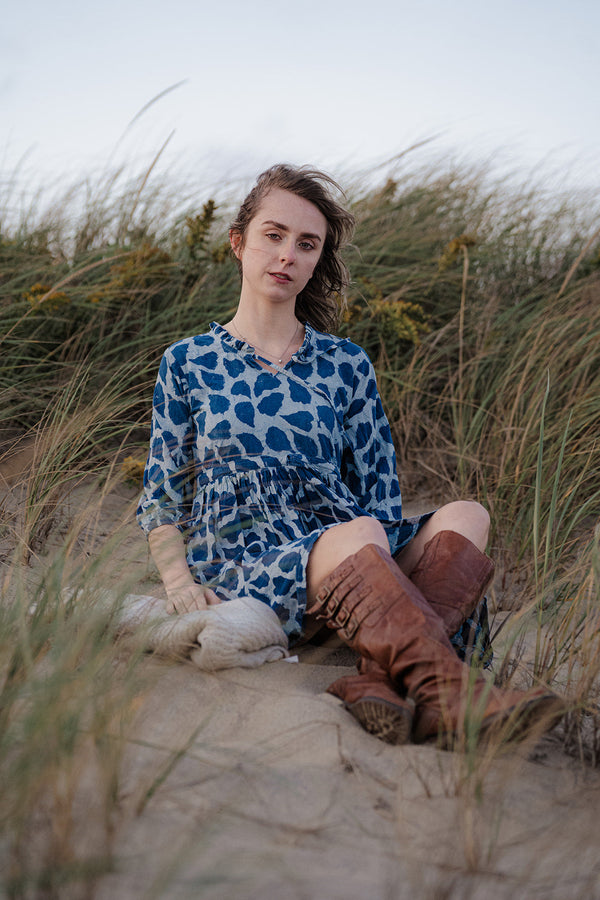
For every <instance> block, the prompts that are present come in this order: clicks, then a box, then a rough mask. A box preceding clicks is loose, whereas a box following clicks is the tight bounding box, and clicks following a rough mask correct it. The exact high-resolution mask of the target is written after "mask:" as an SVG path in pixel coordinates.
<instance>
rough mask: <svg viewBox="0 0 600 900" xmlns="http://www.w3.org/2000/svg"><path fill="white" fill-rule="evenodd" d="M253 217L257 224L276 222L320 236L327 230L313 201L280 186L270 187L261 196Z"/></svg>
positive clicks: (323, 218) (323, 219)
mask: <svg viewBox="0 0 600 900" xmlns="http://www.w3.org/2000/svg"><path fill="white" fill-rule="evenodd" d="M254 219H255V221H257V222H258V224H259V225H260V224H262V223H263V222H271V223H273V222H276V223H280V224H281V225H285V226H286V227H287V228H289V229H293V230H294V231H302V232H311V233H314V234H318V235H320V236H321V237H322V238H324V237H325V234H326V232H327V219H326V218H325V216H324V215H323V213H322V212H321V210H320V209H319V208H318V207H317V206H315V204H314V203H311V201H310V200H305V199H304V197H298V195H297V194H293V193H292V192H291V191H285V190H283V189H282V188H271V190H270V191H269V192H268V193H267V194H266V195H265V196H264V197H263V199H262V201H261V204H260V206H259V208H258V210H257V212H256V215H255V216H254Z"/></svg>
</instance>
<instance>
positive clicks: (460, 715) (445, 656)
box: [308, 544, 565, 746]
mask: <svg viewBox="0 0 600 900" xmlns="http://www.w3.org/2000/svg"><path fill="white" fill-rule="evenodd" d="M308 612H309V613H310V614H313V615H315V614H316V615H317V616H318V617H321V618H323V619H324V620H325V621H326V622H327V624H328V625H329V626H330V627H332V628H335V629H336V630H337V632H338V634H339V636H340V637H341V638H342V640H344V641H345V642H346V643H347V644H349V646H351V647H352V648H353V649H354V650H356V651H358V652H359V653H360V654H361V656H364V657H366V658H367V659H371V660H373V661H374V662H375V663H377V665H378V666H379V667H380V668H381V669H383V670H384V671H385V672H387V674H388V675H389V677H390V678H391V679H392V681H393V683H394V684H398V685H400V684H404V686H405V688H406V691H407V695H408V697H409V699H411V700H413V701H414V703H415V705H416V709H417V717H416V721H415V729H414V734H413V736H414V739H415V740H417V741H423V740H427V739H429V738H435V737H439V738H441V741H442V743H443V744H444V745H445V746H452V745H453V744H454V742H455V740H456V738H457V736H458V735H459V734H460V733H461V731H462V730H463V729H464V728H465V727H466V726H467V725H470V726H472V727H473V729H474V731H476V732H477V733H478V735H479V737H481V736H483V735H485V734H488V733H489V732H490V731H491V730H492V729H493V728H496V727H500V726H502V727H503V732H504V733H505V736H508V737H514V736H517V735H520V734H522V733H523V732H524V731H525V730H528V728H529V727H530V726H531V725H532V724H533V723H534V722H535V723H537V722H538V721H540V722H541V721H542V720H544V724H548V725H551V724H554V723H555V722H556V721H557V719H558V718H559V717H560V716H561V715H562V714H563V712H564V708H565V707H564V703H563V702H562V701H561V700H560V699H559V698H558V697H557V696H556V695H555V694H554V693H552V692H551V691H548V690H545V689H542V688H540V689H537V690H532V691H528V692H522V691H504V690H499V689H498V688H495V687H493V686H491V685H490V684H488V682H486V681H485V679H484V678H483V677H482V676H481V675H480V674H478V673H476V672H474V671H472V670H470V669H469V667H468V666H466V665H464V664H463V663H461V662H460V660H459V659H458V658H457V656H456V654H455V653H454V650H453V648H452V645H451V644H450V641H449V640H448V638H447V636H446V631H445V626H444V623H443V622H442V620H441V619H440V617H439V616H438V615H437V614H436V613H435V612H434V611H433V610H432V608H431V606H430V605H429V604H428V603H427V601H426V600H425V598H424V597H423V595H422V594H421V592H420V591H419V590H418V588H417V587H416V586H415V585H414V584H413V583H412V582H411V581H410V580H409V579H408V578H407V577H406V576H405V575H404V574H403V573H402V571H401V570H400V568H399V567H398V566H397V564H396V563H395V562H394V560H393V559H392V557H391V556H390V555H389V553H387V552H386V551H385V550H383V549H382V548H381V547H378V546H376V545H374V544H369V545H368V546H366V547H363V548H362V549H361V550H360V551H359V552H358V553H356V554H354V555H353V556H350V557H348V559H346V560H344V562H343V563H342V564H341V565H340V566H338V567H337V568H336V569H335V570H334V572H332V573H331V575H329V577H328V578H326V579H325V581H324V582H323V583H322V584H321V586H320V588H319V590H318V592H317V597H316V600H315V603H314V604H313V606H312V607H311V608H310V609H309V610H308ZM467 686H468V688H469V696H468V702H466V700H465V688H466V687H467Z"/></svg>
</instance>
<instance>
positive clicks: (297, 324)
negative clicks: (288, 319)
mask: <svg viewBox="0 0 600 900" xmlns="http://www.w3.org/2000/svg"><path fill="white" fill-rule="evenodd" d="M231 324H232V325H233V327H234V328H235V330H236V331H237V333H238V335H239V336H240V337H241V339H242V340H243V341H244V343H245V344H249V345H250V346H251V347H253V348H254V349H255V350H260V352H261V353H266V350H264V349H263V348H262V347H259V346H257V344H250V341H248V340H246V338H245V337H244V335H243V334H242V332H241V331H240V329H239V328H238V327H237V325H236V323H235V316H234V317H233V319H232V320H231ZM299 325H300V322H298V321H297V320H296V327H295V328H294V333H293V335H292V336H291V338H290V340H289V341H288V343H287V346H286V348H285V350H284V351H283V353H282V354H281V358H279V357H276V359H277V362H278V363H279V365H280V366H281V365H282V364H283V358H284V356H285V355H286V353H287V352H288V350H289V349H290V347H291V346H292V341H293V340H294V338H295V337H296V335H297V334H298V327H299ZM266 358H267V359H269V360H271V354H270V353H269V355H268V356H267V357H266ZM272 361H273V360H271V362H272Z"/></svg>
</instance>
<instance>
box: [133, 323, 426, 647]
mask: <svg viewBox="0 0 600 900" xmlns="http://www.w3.org/2000/svg"><path fill="white" fill-rule="evenodd" d="M277 369H278V370H277V371H276V372H270V371H267V370H266V369H265V368H264V367H263V366H261V365H260V363H259V362H258V361H257V358H256V356H255V351H254V350H253V349H252V348H251V347H250V346H249V345H248V344H247V343H245V342H244V341H242V340H239V339H237V338H235V337H233V336H232V335H231V334H229V332H228V331H226V330H225V329H224V328H223V327H222V326H220V325H217V324H216V323H212V325H211V326H210V331H209V332H208V333H207V334H201V335H198V336H197V337H192V338H187V339H185V340H182V341H178V342H177V343H175V344H173V345H172V346H171V347H169V349H168V350H167V351H166V352H165V354H164V356H163V359H162V362H161V365H160V370H159V375H158V380H157V383H156V388H155V391H154V409H153V417H152V436H151V441H150V453H149V457H148V462H147V464H146V470H145V473H144V492H143V495H142V498H141V500H140V505H139V508H138V519H139V522H140V525H141V526H142V528H143V529H144V530H145V531H146V532H149V531H150V530H151V529H152V528H155V527H156V526H158V525H164V524H167V523H170V524H173V525H176V526H177V528H179V529H180V530H181V531H182V532H183V534H184V535H185V539H186V544H187V560H188V564H189V566H190V569H191V571H192V574H193V576H194V578H195V579H196V580H197V581H198V582H200V583H203V584H209V585H210V586H211V587H212V588H213V589H214V590H215V592H216V593H217V595H218V596H219V597H220V598H221V599H222V600H229V599H232V598H233V597H237V596H243V595H246V596H248V595H251V596H253V597H256V598H258V599H259V600H261V601H263V602H265V603H268V604H270V606H272V608H273V609H274V610H275V612H276V613H277V615H278V616H279V618H280V620H281V623H282V626H283V628H284V630H285V631H286V633H287V634H288V636H289V637H290V638H291V639H292V640H294V639H295V638H298V636H299V635H300V634H301V631H302V620H303V616H304V610H305V607H306V566H307V562H308V556H309V553H310V550H311V548H312V547H313V545H314V543H315V541H316V540H317V538H318V537H319V536H320V535H321V534H322V533H323V532H324V531H325V529H327V528H330V527H331V526H332V525H336V524H338V523H340V522H348V521H350V520H351V519H354V518H356V517H357V516H362V515H371V516H374V517H375V518H377V519H378V520H379V521H380V522H381V524H382V525H383V526H384V528H385V530H386V533H387V536H388V539H389V543H390V550H391V552H392V553H396V552H397V551H398V550H399V549H400V548H401V547H403V546H404V545H405V544H407V543H408V542H409V541H410V540H411V539H412V538H413V537H414V536H415V534H416V533H417V531H418V530H419V528H420V527H421V526H422V525H423V524H424V522H425V521H426V520H427V519H428V518H429V515H430V514H427V515H424V516H419V517H415V518H408V519H403V518H402V503H401V497H400V487H399V484H398V478H397V474H396V455H395V452H394V446H393V443H392V437H391V433H390V427H389V424H388V421H387V419H386V417H385V414H384V412H383V408H382V405H381V400H380V397H379V393H378V390H377V383H376V380H375V373H374V371H373V366H372V365H371V363H370V361H369V359H368V357H367V355H366V353H365V352H364V350H362V349H361V348H360V347H358V346H356V344H353V343H352V342H351V341H349V340H347V339H346V338H339V337H333V336H332V335H329V334H322V333H320V332H318V331H316V330H314V329H313V328H311V327H310V326H309V325H306V337H305V340H304V343H303V344H302V346H301V348H300V349H299V350H298V351H297V353H295V354H294V355H293V357H292V359H291V360H290V362H289V363H287V365H286V366H284V367H283V368H282V367H277Z"/></svg>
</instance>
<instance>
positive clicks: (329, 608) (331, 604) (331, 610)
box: [325, 594, 341, 617]
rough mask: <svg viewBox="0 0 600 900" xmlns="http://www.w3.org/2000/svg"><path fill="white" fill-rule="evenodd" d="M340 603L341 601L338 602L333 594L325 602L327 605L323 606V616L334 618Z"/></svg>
mask: <svg viewBox="0 0 600 900" xmlns="http://www.w3.org/2000/svg"><path fill="white" fill-rule="evenodd" d="M340 602H341V601H340V600H338V598H337V597H336V596H335V594H332V596H331V597H330V598H329V600H328V601H327V604H326V606H325V614H326V615H328V616H331V617H333V616H335V614H336V612H337V608H338V606H339V605H340Z"/></svg>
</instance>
